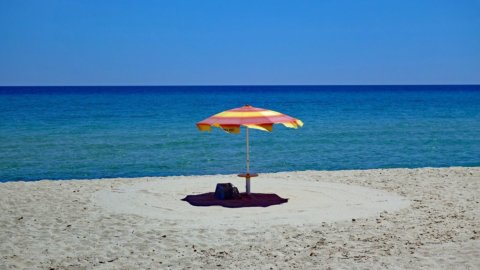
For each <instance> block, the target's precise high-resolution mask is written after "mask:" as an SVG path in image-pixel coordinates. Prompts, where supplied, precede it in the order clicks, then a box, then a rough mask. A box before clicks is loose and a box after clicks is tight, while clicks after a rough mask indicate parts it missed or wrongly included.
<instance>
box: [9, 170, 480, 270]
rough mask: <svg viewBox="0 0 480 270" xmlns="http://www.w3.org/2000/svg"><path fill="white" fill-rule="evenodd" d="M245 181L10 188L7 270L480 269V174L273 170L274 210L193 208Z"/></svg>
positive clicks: (266, 178)
mask: <svg viewBox="0 0 480 270" xmlns="http://www.w3.org/2000/svg"><path fill="white" fill-rule="evenodd" d="M218 182H232V183H233V184H234V185H236V186H238V187H239V188H240V189H241V190H242V189H244V187H243V185H244V181H242V179H241V178H238V177H236V176H234V175H214V176H188V177H187V176H186V177H147V178H129V179H101V180H69V181H49V180H43V181H37V182H9V183H1V184H0V212H1V216H0V270H1V269H25V268H27V269H92V268H94V269H225V268H230V269H351V268H353V269H480V256H479V255H480V252H479V250H480V168H479V167H474V168H458V167H452V168H441V169H434V168H422V169H387V170H357V171H353V170H352V171H304V172H284V173H272V174H261V175H260V177H258V178H255V179H254V180H253V183H252V190H253V192H263V193H276V194H278V195H280V196H281V197H284V198H289V202H288V203H285V204H281V205H275V206H271V207H267V208H241V209H231V208H223V207H219V206H214V207H195V206H191V205H189V204H188V203H186V202H184V201H181V199H182V198H183V197H185V196H186V195H189V194H199V193H204V192H210V191H213V190H214V188H215V183H218Z"/></svg>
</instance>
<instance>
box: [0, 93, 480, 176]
mask: <svg viewBox="0 0 480 270" xmlns="http://www.w3.org/2000/svg"><path fill="white" fill-rule="evenodd" d="M245 104H249V105H252V106H254V107H260V108H265V109H270V110H274V111H279V112H282V113H285V114H288V115H290V116H293V117H295V118H299V119H301V120H302V121H303V122H304V126H303V127H302V128H299V129H290V128H286V127H284V126H283V125H275V126H274V129H273V132H264V131H259V130H251V131H250V132H249V133H250V150H251V153H250V156H251V170H252V171H253V172H257V173H260V174H261V173H266V172H280V171H297V170H300V171H301V170H347V169H348V170H349V169H373V168H418V167H449V166H480V86H479V85H430V86H429V85H422V86H415V85H409V86H158V87H157V86H128V87H126V86H125V87H122V86H108V87H93V86H88V87H0V181H1V182H7V181H34V180H41V179H55V180H57V179H58V180H59V179H96V178H114V177H143V176H170V175H208V174H234V173H242V172H245V154H246V153H245V151H246V149H245V148H246V147H245V131H244V129H242V132H241V133H240V134H229V133H226V132H224V131H222V130H220V129H216V128H215V129H213V130H212V132H199V131H198V130H197V128H196V126H195V123H196V122H198V121H201V120H203V119H205V118H207V117H209V116H211V115H213V114H216V113H219V112H221V111H224V110H228V109H231V108H236V107H241V106H243V105H245Z"/></svg>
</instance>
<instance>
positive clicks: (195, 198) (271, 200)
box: [182, 192, 288, 208]
mask: <svg viewBox="0 0 480 270" xmlns="http://www.w3.org/2000/svg"><path fill="white" fill-rule="evenodd" d="M214 194H215V193H214V192H209V193H203V194H198V195H188V196H187V197H185V198H183V199H182V201H186V202H188V203H189V204H191V205H193V206H223V207H228V208H241V207H269V206H272V205H278V204H282V203H286V202H288V199H284V198H281V197H280V196H278V195H277V194H268V193H250V195H247V194H246V193H241V198H240V199H231V200H219V199H216V198H215V195H214Z"/></svg>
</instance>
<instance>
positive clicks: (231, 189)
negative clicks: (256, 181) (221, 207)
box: [215, 183, 241, 200]
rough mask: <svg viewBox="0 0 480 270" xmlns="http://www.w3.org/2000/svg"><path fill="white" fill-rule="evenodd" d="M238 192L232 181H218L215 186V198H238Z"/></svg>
mask: <svg viewBox="0 0 480 270" xmlns="http://www.w3.org/2000/svg"><path fill="white" fill-rule="evenodd" d="M240 197H241V196H240V192H238V189H237V188H236V187H235V186H234V185H232V183H219V184H217V187H216V188H215V198H217V199H219V200H231V199H240Z"/></svg>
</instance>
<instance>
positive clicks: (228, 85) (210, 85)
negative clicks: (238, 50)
mask: <svg viewBox="0 0 480 270" xmlns="http://www.w3.org/2000/svg"><path fill="white" fill-rule="evenodd" d="M245 86H247V87H250V86H274V87H278V86H280V87H281V86H480V83H465V84H158V85H156V84H144V85H143V84H132V85H116V84H111V85H103V84H101V85H94V84H84V85H0V87H245Z"/></svg>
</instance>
